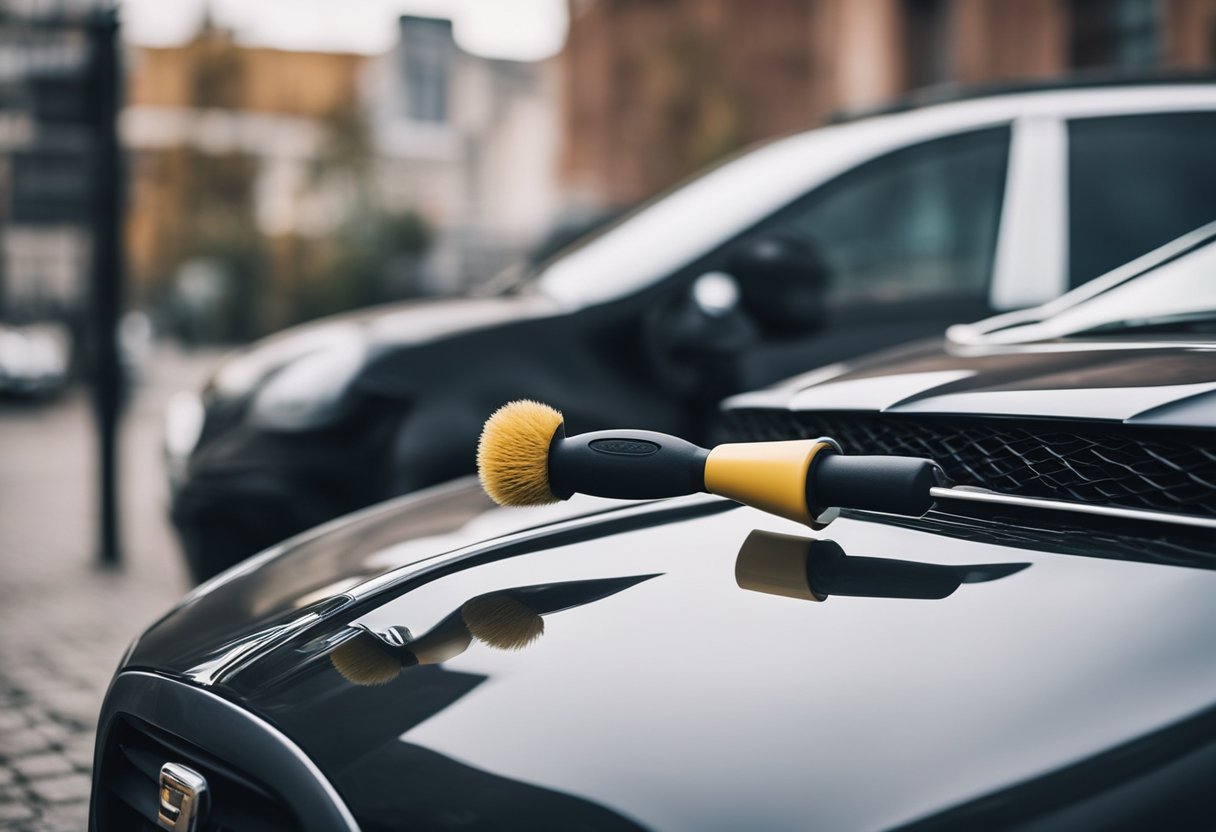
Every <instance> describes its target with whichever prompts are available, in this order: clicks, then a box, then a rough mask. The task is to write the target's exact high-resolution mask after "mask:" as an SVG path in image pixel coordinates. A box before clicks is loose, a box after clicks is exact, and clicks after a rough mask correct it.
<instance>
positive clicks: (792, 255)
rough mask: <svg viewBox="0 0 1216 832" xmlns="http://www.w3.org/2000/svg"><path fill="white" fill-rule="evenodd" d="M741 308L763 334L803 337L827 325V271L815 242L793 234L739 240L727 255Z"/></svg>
mask: <svg viewBox="0 0 1216 832" xmlns="http://www.w3.org/2000/svg"><path fill="white" fill-rule="evenodd" d="M726 268H727V271H729V272H730V274H731V275H733V276H734V278H735V279H736V280H737V281H738V283H739V291H740V295H741V300H742V306H743V308H744V309H745V310H746V311H747V312H748V314H749V315H751V317H752V318H754V319H755V320H756V322H757V323H759V324H760V325H761V326H762V327H764V329H766V330H767V331H770V332H773V333H777V334H795V333H799V334H806V333H809V332H813V331H815V330H817V329H820V328H821V327H823V325H824V323H825V322H826V320H827V308H826V301H827V290H828V285H829V284H830V282H831V281H830V269H829V267H828V264H827V261H826V260H825V259H824V257H823V254H822V252H821V251H820V250H819V247H818V246H816V245H815V243H814V242H812V241H811V240H809V239H807V238H806V237H804V236H802V235H800V234H795V233H793V232H769V233H765V234H759V235H756V236H754V237H750V238H748V239H745V240H743V241H742V242H741V243H739V244H738V245H737V246H736V247H735V248H734V249H733V250H732V251H731V252H730V254H729V255H728V256H727V260H726Z"/></svg>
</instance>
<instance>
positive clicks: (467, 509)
mask: <svg viewBox="0 0 1216 832" xmlns="http://www.w3.org/2000/svg"><path fill="white" fill-rule="evenodd" d="M481 500H482V498H480V497H478V496H477V494H476V492H475V490H474V489H473V486H472V484H471V483H467V482H466V483H464V484H462V485H456V486H451V487H448V488H446V489H440V490H437V491H433V492H428V493H425V494H423V495H421V496H419V497H415V498H411V499H407V500H405V501H400V502H398V503H396V504H390V505H389V506H387V507H382V508H379V509H375V510H372V511H369V512H366V513H365V514H364V515H363V517H361V518H356V519H355V520H347V521H342V522H340V523H337V524H334V525H332V526H331V527H330V528H329V529H328V530H323V531H322V532H320V533H317V534H314V535H312V536H311V537H309V538H307V539H304V540H302V541H297V542H295V543H289V544H287V545H286V546H285V547H284V549H283V551H280V552H278V553H277V554H276V553H270V554H269V555H267V556H264V557H262V558H260V559H258V560H256V561H254V562H253V563H251V564H250V565H248V566H247V567H246V568H244V570H243V571H242V573H241V574H236V573H234V574H231V575H228V576H224V577H222V578H221V579H220V581H219V582H217V583H214V584H212V585H211V586H210V587H207V586H205V587H204V588H203V589H202V591H201V592H199V593H197V594H196V595H194V596H193V597H192V598H190V599H189V600H188V601H187V602H186V603H185V604H184V605H183V606H181V607H180V608H179V609H178V610H176V611H175V612H173V613H171V614H170V615H169V616H167V617H166V618H165V619H163V620H162V621H161V622H159V623H158V624H157V625H155V626H154V627H153V628H152V630H150V631H149V633H148V634H146V635H145V636H144V638H143V639H142V640H141V641H140V642H139V643H138V644H137V645H136V647H135V648H134V650H133V651H132V654H131V655H130V656H129V657H128V660H127V662H126V666H127V667H128V668H133V669H134V668H142V669H149V670H153V671H156V672H160V673H166V674H170V675H173V676H178V677H182V678H185V679H188V680H191V681H193V682H195V683H197V684H207V685H209V686H211V688H212V689H213V690H214V691H215V692H217V693H219V694H220V695H222V696H225V697H227V698H229V699H232V700H234V701H237V702H239V703H241V704H242V705H243V706H245V707H247V708H249V709H250V710H252V711H254V712H255V713H257V714H259V715H261V716H262V717H264V718H265V719H267V720H269V721H270V722H272V723H273V724H275V725H276V726H277V727H279V728H280V729H281V730H282V731H284V732H285V733H286V734H287V735H288V736H289V737H291V738H292V739H293V740H294V741H296V742H297V743H298V744H299V745H300V746H301V747H302V748H303V749H304V750H305V751H306V752H307V753H308V754H309V756H310V757H312V759H313V760H314V761H315V762H316V763H317V765H318V767H319V768H320V769H321V770H322V771H323V772H324V773H325V774H326V775H327V776H328V777H329V778H330V779H331V780H332V782H333V783H334V785H335V786H336V788H337V789H338V791H339V792H340V793H341V795H342V796H343V798H344V799H345V800H346V801H347V803H348V804H349V805H350V807H351V809H352V811H353V812H354V814H355V816H356V817H357V818H358V819H359V820H360V822H361V823H362V824H364V826H365V827H366V828H369V829H377V828H413V827H414V826H424V827H426V828H466V827H472V828H482V827H483V826H484V827H485V828H491V827H492V828H504V829H542V828H554V829H558V828H601V829H605V828H636V827H637V826H642V827H650V828H661V829H741V828H753V829H760V828H821V829H875V828H884V827H890V826H894V825H898V824H901V823H905V822H908V821H912V820H914V819H916V818H921V817H925V816H928V815H932V814H934V813H937V812H940V811H943V810H946V809H948V808H949V807H952V806H956V805H957V804H959V803H960V802H964V801H968V800H971V799H974V798H977V797H979V796H982V795H985V794H989V793H992V792H994V791H998V790H1000V789H1003V788H1006V787H1009V786H1012V785H1014V784H1018V783H1020V782H1023V781H1026V780H1027V779H1029V778H1034V777H1037V776H1040V775H1043V774H1045V773H1047V772H1052V771H1055V770H1059V769H1061V768H1062V767H1066V766H1071V765H1074V764H1078V762H1079V761H1084V760H1086V759H1089V758H1092V757H1093V755H1096V754H1099V753H1101V752H1104V751H1107V750H1109V749H1112V748H1115V747H1118V746H1121V745H1123V744H1125V743H1127V742H1129V741H1131V740H1134V739H1136V738H1139V737H1143V736H1145V735H1148V734H1151V733H1152V732H1155V731H1159V730H1161V729H1163V728H1165V727H1166V726H1169V725H1171V724H1175V723H1177V722H1178V721H1179V720H1183V719H1185V718H1188V717H1190V716H1192V715H1194V714H1196V713H1200V712H1203V711H1204V710H1205V709H1207V708H1209V707H1210V706H1211V705H1212V704H1213V702H1214V701H1216V694H1213V691H1214V690H1216V644H1213V642H1212V640H1211V639H1210V638H1209V637H1208V636H1209V634H1210V633H1211V632H1213V631H1216V605H1213V604H1212V603H1211V598H1212V597H1213V594H1214V593H1216V572H1212V571H1207V570H1205V569H1196V568H1183V567H1177V566H1163V565H1156V564H1150V563H1143V562H1136V561H1129V560H1109V559H1105V558H1103V557H1101V556H1102V555H1103V554H1104V553H1103V551H1102V550H1101V545H1100V544H1099V543H1097V542H1096V540H1095V542H1094V544H1093V547H1092V552H1091V553H1090V554H1091V555H1093V556H1090V557H1085V556H1072V555H1062V554H1054V553H1051V552H1047V551H1035V550H1030V549H1014V548H1008V547H1004V546H1000V545H996V544H994V543H989V542H985V541H983V540H958V539H951V538H946V537H942V536H938V535H935V534H931V533H929V532H927V531H921V530H915V529H908V528H896V527H893V526H889V525H883V524H879V523H875V522H869V521H866V520H861V519H841V520H838V521H837V522H836V523H835V524H833V525H832V526H831V527H829V528H828V529H827V530H825V531H824V532H810V531H809V530H808V529H806V528H804V527H801V526H797V525H795V524H793V523H789V522H787V521H783V520H780V519H777V518H774V517H772V516H770V515H766V514H763V513H761V512H758V511H755V510H752V509H747V508H742V507H738V506H737V505H736V504H733V503H730V502H727V501H724V500H719V499H716V498H688V499H682V500H673V501H664V502H657V503H648V504H621V503H610V502H608V501H585V502H583V503H581V504H578V505H567V506H559V507H556V508H555V509H551V510H542V511H538V512H532V511H530V510H506V509H488V508H487V507H486V505H485V504H484V502H481ZM546 512H549V513H546ZM589 512H600V513H599V514H594V513H589ZM542 520H553V521H554V522H552V523H550V524H547V525H541V526H537V527H535V528H528V527H529V526H534V525H535V524H536V523H538V522H540V521H542ZM757 531H760V532H770V533H771V532H775V533H780V534H784V535H790V536H794V537H800V538H803V539H804V540H806V541H808V542H807V543H805V544H800V543H798V542H797V541H795V542H794V543H793V544H792V545H794V546H795V548H797V547H798V546H803V545H805V546H807V547H814V549H815V550H816V551H820V552H827V553H828V556H830V557H831V558H833V559H834V560H832V563H834V564H835V566H834V567H832V568H833V569H835V570H836V571H835V572H834V573H832V574H833V575H834V577H833V578H831V579H830V580H827V579H825V583H824V584H822V585H821V586H820V587H819V588H820V590H825V591H821V592H819V596H826V597H824V598H821V599H820V600H807V599H805V598H804V599H798V598H793V597H783V596H781V595H777V594H768V593H765V592H761V591H757V587H758V585H759V584H758V583H757V582H756V581H752V580H744V583H748V584H749V585H751V586H752V587H753V588H751V589H743V588H741V587H740V585H739V583H738V582H737V579H736V568H737V560H738V558H739V555H740V551H741V548H742V547H743V546H744V544H745V541H748V540H749V537H751V536H752V535H753V533H755V532H757ZM487 537H488V539H486V540H485V541H484V542H481V543H476V542H474V541H477V540H482V539H484V538H487ZM752 539H755V538H752ZM827 539H830V540H832V541H834V544H835V547H836V548H834V549H833V548H832V544H828V543H825V542H824V541H825V540H827ZM812 540H815V541H817V542H813V543H812V542H810V541H812ZM787 545H789V544H787ZM1148 546H1149V548H1151V546H1152V544H1151V543H1149V544H1148ZM445 552H446V554H445ZM867 558H870V559H877V560H874V561H866V560H865V559H867ZM859 559H860V560H859ZM314 571H315V572H316V575H315V576H314V575H313V574H312V573H313V572H314ZM744 571H746V570H744ZM350 581H354V582H356V583H358V582H359V581H363V583H362V584H361V586H351V585H350V583H349V582H350ZM344 582H345V585H344ZM759 583H763V581H760V582H759ZM326 584H328V585H326ZM538 587H539V589H537V588H538ZM825 588H826V589H825ZM528 592H531V593H532V594H531V595H529V594H528ZM538 592H540V593H542V594H543V593H549V594H548V595H547V596H545V597H547V598H548V599H549V600H548V601H545V602H544V607H545V612H544V619H543V621H544V633H543V635H542V636H541V637H539V638H538V639H537V640H536V641H534V642H533V643H531V644H530V645H528V646H526V647H524V648H523V649H519V650H502V649H495V648H492V647H490V646H488V645H487V644H486V643H483V642H482V641H480V640H478V639H476V638H474V639H472V641H471V642H470V643H469V645H468V647H467V649H465V650H464V651H463V652H460V651H456V653H455V654H454V655H450V656H449V657H448V658H447V660H445V661H443V662H442V663H430V664H428V663H422V664H418V665H416V666H411V667H406V668H405V669H403V670H402V671H401V672H400V674H399V675H397V676H396V678H394V679H393V680H392V681H390V682H388V683H387V684H384V685H380V686H363V685H359V684H354V683H352V682H351V681H348V679H347V678H344V676H343V675H342V674H340V673H339V672H338V670H337V669H336V668H335V664H334V662H333V661H332V660H331V658H330V654H331V652H332V651H333V650H334V649H335V648H336V647H337V646H339V645H341V644H342V643H343V642H344V641H345V640H347V639H349V638H350V637H351V636H352V635H353V634H355V633H356V632H358V631H357V630H356V629H352V628H354V627H358V626H363V627H368V628H371V629H373V630H383V629H385V628H389V627H407V628H408V629H409V631H410V632H411V633H412V634H413V635H414V636H415V637H420V636H422V635H423V634H426V633H428V632H435V630H436V628H437V627H440V626H443V622H445V621H448V622H450V621H452V620H454V619H453V616H461V615H467V613H466V612H465V610H466V609H467V608H466V607H465V604H466V602H468V601H469V600H470V599H474V598H479V597H485V596H486V595H487V594H491V595H501V594H503V593H506V594H507V595H509V596H512V597H514V598H531V599H536V598H539V597H540V595H538V594H536V593H538ZM892 595H905V596H906V595H912V596H919V597H889V596H892ZM558 596H560V598H558ZM816 597H818V596H816ZM554 599H557V600H554ZM527 603H536V602H535V601H534V600H532V601H527ZM250 645H252V646H250ZM242 650H243V651H244V652H241V651H242ZM1081 764H1082V765H1084V763H1081ZM1091 779H1092V778H1091ZM1086 782H1088V781H1086Z"/></svg>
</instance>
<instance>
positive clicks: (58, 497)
mask: <svg viewBox="0 0 1216 832" xmlns="http://www.w3.org/2000/svg"><path fill="white" fill-rule="evenodd" d="M215 357H216V356H215V354H214V353H207V354H187V353H182V352H179V351H176V350H173V349H170V348H165V349H162V350H161V351H160V352H159V353H158V355H157V357H156V358H155V359H154V360H153V361H152V362H151V364H150V365H149V366H148V367H147V368H146V369H145V371H144V373H143V378H142V381H141V384H140V386H139V387H138V389H137V391H136V393H135V395H134V397H133V399H132V402H131V404H130V406H129V408H128V409H127V412H126V417H125V423H124V428H123V434H122V439H121V442H122V444H121V449H120V453H121V457H120V460H121V463H120V464H121V475H122V476H123V477H124V480H123V483H122V495H121V500H122V519H121V523H122V525H121V533H122V536H123V544H124V546H123V549H124V551H123V555H124V558H125V564H124V567H123V568H122V569H121V570H118V571H109V570H102V569H99V568H98V567H96V566H95V563H94V562H95V557H96V544H95V543H94V537H95V528H96V525H95V523H96V521H95V512H94V503H95V496H94V495H95V491H94V479H95V467H94V466H95V446H94V438H93V436H94V435H93V432H92V431H93V423H92V420H91V411H90V409H89V402H88V400H87V398H86V397H85V396H84V395H83V394H82V393H80V392H71V393H68V394H67V395H65V396H63V397H61V398H60V399H57V400H55V401H53V402H45V403H29V402H13V401H0V830H38V832H55V830H61V829H62V830H72V832H79V830H82V829H84V828H85V827H86V825H87V817H88V797H89V789H90V772H91V768H92V757H93V739H94V730H95V728H96V722H97V712H98V710H99V708H100V707H101V700H102V697H103V696H104V694H105V686H106V684H107V683H108V682H109V679H110V676H111V674H112V673H113V671H114V668H115V666H116V665H117V664H118V661H119V659H120V658H121V656H122V653H123V651H124V650H125V649H126V647H127V645H128V644H129V643H130V642H131V639H132V638H134V636H135V635H137V634H138V633H139V632H140V631H141V630H142V629H143V628H144V627H145V626H146V625H147V624H149V623H150V622H151V621H152V620H153V619H155V617H156V616H157V615H159V614H160V613H162V612H164V611H165V610H166V609H167V608H168V607H169V606H170V605H171V604H172V603H173V601H174V600H175V599H176V598H177V597H178V596H179V595H181V593H182V592H184V591H185V589H186V588H187V582H186V575H185V570H184V567H183V564H182V561H181V557H180V554H179V551H178V548H177V544H176V541H175V540H174V539H173V537H172V535H171V532H170V529H169V526H168V520H167V511H166V509H167V494H166V490H165V488H166V486H165V481H164V470H163V465H162V464H161V458H160V442H161V438H162V435H163V434H162V427H161V416H162V413H163V410H164V404H165V402H166V400H167V398H168V396H169V395H170V394H171V393H172V392H174V391H175V390H178V389H182V388H191V387H193V388H195V389H197V388H198V386H199V385H200V384H201V380H202V378H203V377H204V375H205V373H206V371H207V369H208V368H209V367H210V366H212V365H213V364H214V361H215Z"/></svg>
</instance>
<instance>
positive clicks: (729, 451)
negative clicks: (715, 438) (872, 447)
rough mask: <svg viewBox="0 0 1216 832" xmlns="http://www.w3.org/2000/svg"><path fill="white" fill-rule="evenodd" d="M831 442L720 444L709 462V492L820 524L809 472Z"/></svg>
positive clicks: (814, 524) (797, 441) (815, 525)
mask: <svg viewBox="0 0 1216 832" xmlns="http://www.w3.org/2000/svg"><path fill="white" fill-rule="evenodd" d="M824 450H828V451H831V446H829V445H828V444H827V443H826V442H820V441H818V440H815V439H795V440H791V441H788V442H740V443H735V444H729V445H719V446H718V447H716V448H714V449H713V450H711V451H710V452H709V458H708V459H706V460H705V490H706V491H708V492H709V493H711V494H717V495H719V496H721V497H728V498H730V499H732V500H738V501H739V502H741V503H746V504H747V505H749V506H753V507H754V508H758V509H760V510H762V511H767V512H769V513H770V514H776V515H777V516H778V517H784V518H786V519H788V520H794V521H796V522H798V523H805V524H807V525H808V526H813V527H816V528H819V527H820V524H819V523H816V522H815V519H814V518H813V517H811V513H810V510H809V509H808V507H807V504H806V476H807V471H809V470H810V467H811V461H812V460H813V459H814V458H815V455H816V454H818V453H820V452H821V451H824Z"/></svg>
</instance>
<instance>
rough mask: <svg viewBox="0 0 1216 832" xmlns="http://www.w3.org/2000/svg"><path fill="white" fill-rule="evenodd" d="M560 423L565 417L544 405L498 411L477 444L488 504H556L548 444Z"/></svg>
mask: <svg viewBox="0 0 1216 832" xmlns="http://www.w3.org/2000/svg"><path fill="white" fill-rule="evenodd" d="M561 424H562V414H561V413H560V412H558V411H557V410H554V409H553V408H551V407H549V406H548V405H547V404H541V403H540V402H533V401H528V400H522V401H517V402H511V403H510V404H506V405H503V406H502V407H500V408H498V410H496V411H494V414H493V415H492V416H490V418H489V419H487V420H486V425H485V427H484V428H483V429H482V431H481V439H480V440H479V441H478V443H477V476H478V477H479V478H480V479H481V487H482V488H484V489H485V491H486V493H487V494H489V495H490V499H492V500H493V501H494V502H496V503H498V504H499V505H500V506H538V505H544V504H546V503H555V502H557V497H556V496H554V494H553V492H552V491H550V490H549V442H550V441H551V440H552V439H553V434H554V433H555V432H556V431H557V430H558V428H560V427H561Z"/></svg>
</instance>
